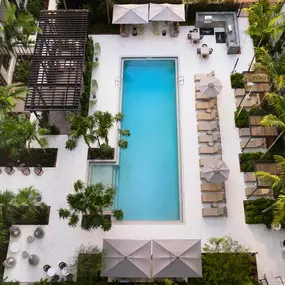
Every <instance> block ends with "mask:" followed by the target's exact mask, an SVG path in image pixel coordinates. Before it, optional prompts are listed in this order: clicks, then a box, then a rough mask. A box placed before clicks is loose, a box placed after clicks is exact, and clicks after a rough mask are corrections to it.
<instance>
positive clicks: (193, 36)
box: [191, 32, 200, 41]
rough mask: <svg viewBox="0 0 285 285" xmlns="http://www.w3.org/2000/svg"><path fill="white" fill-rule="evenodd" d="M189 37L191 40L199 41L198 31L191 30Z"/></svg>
mask: <svg viewBox="0 0 285 285" xmlns="http://www.w3.org/2000/svg"><path fill="white" fill-rule="evenodd" d="M191 38H192V41H200V33H199V32H192V33H191Z"/></svg>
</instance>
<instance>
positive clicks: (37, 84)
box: [25, 10, 88, 112]
mask: <svg viewBox="0 0 285 285" xmlns="http://www.w3.org/2000/svg"><path fill="white" fill-rule="evenodd" d="M87 25H88V10H56V11H47V10H45V11H41V14H40V18H39V27H40V29H41V32H40V33H38V35H37V40H36V45H35V50H34V54H33V56H32V62H31V68H30V78H29V84H28V87H29V93H28V95H27V97H26V102H25V109H26V110H28V111H34V112H35V111H44V110H46V111H49V110H70V111H76V110H78V109H79V108H80V96H81V93H82V84H83V71H84V62H85V49H86V42H87Z"/></svg>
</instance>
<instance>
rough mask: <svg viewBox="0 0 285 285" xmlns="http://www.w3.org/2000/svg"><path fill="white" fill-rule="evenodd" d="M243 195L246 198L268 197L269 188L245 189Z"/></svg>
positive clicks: (269, 193)
mask: <svg viewBox="0 0 285 285" xmlns="http://www.w3.org/2000/svg"><path fill="white" fill-rule="evenodd" d="M245 195H246V196H270V195H271V189H270V188H258V189H257V190H256V187H247V188H245Z"/></svg>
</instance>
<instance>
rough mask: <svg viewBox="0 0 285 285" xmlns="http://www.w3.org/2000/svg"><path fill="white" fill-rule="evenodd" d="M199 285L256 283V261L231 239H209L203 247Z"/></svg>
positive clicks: (246, 250)
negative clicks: (202, 281) (200, 281)
mask: <svg viewBox="0 0 285 285" xmlns="http://www.w3.org/2000/svg"><path fill="white" fill-rule="evenodd" d="M203 251H204V252H205V254H203V256H202V264H203V278H202V280H204V281H206V282H205V283H201V284H212V285H221V284H231V285H243V284H247V283H249V282H254V281H256V279H255V278H256V276H257V272H256V260H255V256H254V255H252V254H251V253H250V251H249V249H248V248H246V247H244V246H242V245H240V244H239V243H238V242H237V241H234V240H233V239H232V238H231V237H229V236H225V237H222V238H210V239H209V240H208V242H207V243H206V244H205V245H204V247H203Z"/></svg>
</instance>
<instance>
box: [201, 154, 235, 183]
mask: <svg viewBox="0 0 285 285" xmlns="http://www.w3.org/2000/svg"><path fill="white" fill-rule="evenodd" d="M202 173H203V174H204V177H205V178H206V180H207V181H208V182H210V183H217V184H219V183H223V182H224V181H226V180H227V179H228V177H229V173H230V170H229V168H228V167H227V165H226V164H225V163H224V162H223V161H222V160H219V159H213V160H209V161H208V162H207V164H205V165H204V167H203V169H202Z"/></svg>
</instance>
